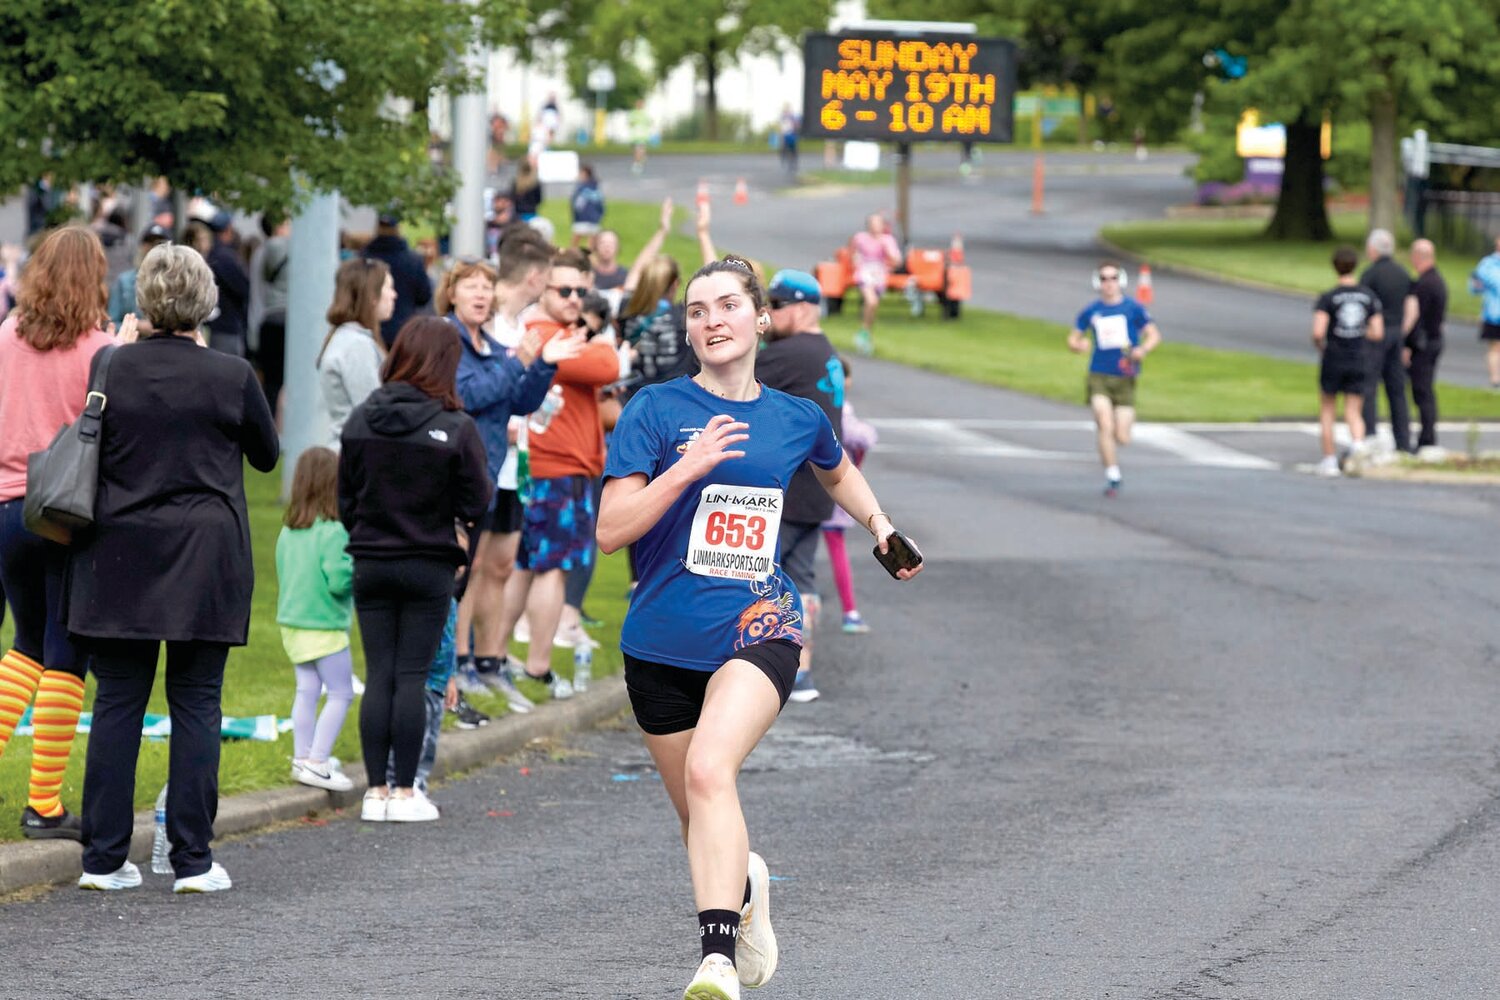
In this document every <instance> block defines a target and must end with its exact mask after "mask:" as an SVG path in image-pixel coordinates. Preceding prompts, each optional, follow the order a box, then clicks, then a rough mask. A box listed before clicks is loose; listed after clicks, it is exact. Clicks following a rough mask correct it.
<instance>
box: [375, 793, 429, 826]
mask: <svg viewBox="0 0 1500 1000" xmlns="http://www.w3.org/2000/svg"><path fill="white" fill-rule="evenodd" d="M438 815H439V813H438V807H437V806H435V805H433V804H432V800H431V799H429V798H428V797H427V796H426V795H424V794H422V790H421V789H420V788H413V789H412V790H411V796H410V797H409V798H403V797H402V796H400V795H392V796H391V797H390V798H389V799H386V802H385V819H386V822H388V823H430V822H432V821H433V820H435V819H437V818H438Z"/></svg>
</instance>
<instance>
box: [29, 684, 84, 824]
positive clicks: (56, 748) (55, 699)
mask: <svg viewBox="0 0 1500 1000" xmlns="http://www.w3.org/2000/svg"><path fill="white" fill-rule="evenodd" d="M82 711H83V679H82V678H81V677H74V676H73V675H72V674H70V673H65V672H64V671H61V670H47V671H44V672H43V673H42V680H41V683H40V684H39V685H38V686H37V691H36V708H34V709H32V712H31V727H32V737H31V790H30V793H29V795H28V799H27V803H28V804H29V805H30V806H31V808H33V809H35V810H36V811H37V812H39V813H41V814H42V815H43V816H61V815H62V812H63V805H62V799H61V797H60V796H61V794H62V783H63V772H65V771H66V770H67V769H68V755H69V754H71V753H72V752H73V736H74V734H75V733H77V731H78V715H79V713H80V712H82Z"/></svg>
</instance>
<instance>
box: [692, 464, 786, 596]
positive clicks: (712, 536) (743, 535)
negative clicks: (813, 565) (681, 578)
mask: <svg viewBox="0 0 1500 1000" xmlns="http://www.w3.org/2000/svg"><path fill="white" fill-rule="evenodd" d="M782 499H783V495H782V492H781V490H779V489H775V488H773V487H764V486H705V487H704V488H703V494H702V495H701V496H700V497H699V498H698V513H697V514H695V515H694V516H693V530H692V534H691V536H690V537H689V538H688V552H687V568H688V570H689V571H691V572H693V573H697V574H698V575H699V576H718V577H725V578H727V579H730V580H755V581H757V582H758V581H761V580H764V579H765V578H766V577H768V576H770V575H771V574H772V573H773V572H774V571H775V569H776V541H777V537H778V536H779V535H780V533H781V503H782Z"/></svg>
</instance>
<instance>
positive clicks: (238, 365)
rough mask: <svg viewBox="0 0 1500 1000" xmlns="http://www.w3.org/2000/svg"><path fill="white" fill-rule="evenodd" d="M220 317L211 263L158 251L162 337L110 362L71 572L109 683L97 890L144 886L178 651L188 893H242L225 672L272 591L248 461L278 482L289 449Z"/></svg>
mask: <svg viewBox="0 0 1500 1000" xmlns="http://www.w3.org/2000/svg"><path fill="white" fill-rule="evenodd" d="M217 301H218V289H217V288H216V286H215V285H214V278H213V274H212V272H210V271H209V269H208V265H207V264H205V263H204V261H203V258H202V257H201V256H199V255H198V254H197V253H196V252H195V251H193V250H192V249H190V248H188V247H183V246H160V247H157V248H156V249H155V250H152V251H151V252H150V253H149V254H147V255H146V259H145V260H144V261H142V262H141V268H140V272H139V274H138V275H137V277H136V302H137V306H138V311H139V312H140V313H142V314H143V315H144V316H145V317H146V318H147V319H148V320H150V323H151V329H152V330H153V331H155V332H153V333H152V334H151V335H150V336H149V337H146V338H143V339H141V340H139V341H138V342H137V343H133V344H127V345H126V346H123V347H121V348H119V349H118V350H117V351H116V352H115V356H114V358H113V359H112V361H111V364H110V370H109V382H108V385H107V387H106V388H107V392H108V396H109V403H108V407H107V409H106V412H105V417H104V430H103V434H102V436H101V442H100V453H99V493H98V500H97V503H96V507H95V512H94V517H95V524H94V529H93V531H91V532H90V533H89V534H88V535H87V536H86V537H84V538H82V539H80V540H79V541H78V542H76V543H75V546H74V549H73V553H72V559H71V564H70V567H69V571H70V578H71V589H70V600H69V604H68V630H69V631H70V632H72V633H73V634H74V635H75V636H77V637H79V638H80V640H81V641H82V642H83V643H84V647H85V648H86V649H88V650H89V651H90V652H91V653H92V654H93V658H94V659H93V669H94V674H95V677H96V678H97V680H98V690H97V693H96V695H95V697H94V719H93V726H92V730H91V733H90V736H89V749H88V763H87V768H86V770H85V773H84V780H83V875H82V876H81V877H80V878H79V880H78V884H79V886H80V887H82V888H86V889H127V888H131V887H133V886H137V885H139V884H140V882H141V875H140V871H139V870H138V869H137V868H136V867H135V865H133V864H131V863H130V860H129V858H128V854H129V851H130V834H131V827H132V823H133V793H134V790H135V766H136V758H137V755H138V754H139V752H140V743H141V722H142V719H143V716H144V715H145V711H146V702H147V699H149V698H150V696H151V686H152V682H153V680H154V679H155V677H156V661H157V656H158V653H159V649H160V645H161V643H163V642H165V643H166V646H167V669H166V693H167V703H168V705H169V707H170V711H171V716H172V740H171V750H170V759H169V771H168V777H169V789H168V792H167V838H168V840H170V841H171V845H172V850H171V861H172V867H173V869H174V871H175V872H176V875H177V881H176V883H175V884H174V885H173V891H174V892H216V891H219V890H223V889H228V888H229V887H230V881H229V875H228V874H227V873H226V872H225V871H224V868H223V867H222V866H221V865H219V864H218V863H216V862H215V861H214V860H213V852H212V850H211V848H210V847H209V841H210V840H212V838H213V822H214V816H215V814H216V812H217V811H218V799H219V727H220V721H221V719H222V711H221V707H220V694H221V687H222V683H223V679H224V662H225V660H226V659H227V658H228V656H229V648H230V647H231V646H243V645H244V644H245V642H246V638H247V632H248V630H249V623H250V592H251V589H252V588H253V586H254V581H255V576H254V569H253V566H252V563H251V558H250V521H249V515H248V513H247V511H246V507H245V487H244V463H245V461H246V460H248V461H249V462H250V464H251V465H252V466H254V467H255V468H256V469H258V470H260V471H262V472H269V471H270V470H271V469H272V468H274V467H275V465H276V459H277V456H278V454H279V445H278V443H277V439H276V424H275V421H274V420H273V419H272V416H271V408H270V406H269V405H268V404H267V403H266V397H265V395H264V394H263V393H262V392H261V389H260V384H259V382H257V381H256V378H255V372H254V370H253V369H252V368H251V367H250V364H249V362H247V361H245V360H244V359H242V358H237V357H233V356H231V355H227V354H223V353H221V352H219V351H209V350H204V349H203V348H202V346H201V344H202V341H201V340H200V339H199V338H198V327H199V325H200V324H201V323H202V322H203V321H204V319H206V318H207V317H208V315H209V313H211V312H212V311H213V309H214V306H215V304H216V303H217Z"/></svg>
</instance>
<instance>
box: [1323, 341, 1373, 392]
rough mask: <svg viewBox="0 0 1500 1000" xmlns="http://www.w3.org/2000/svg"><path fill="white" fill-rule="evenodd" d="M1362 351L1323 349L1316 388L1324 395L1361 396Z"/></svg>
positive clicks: (1362, 388) (1365, 369) (1362, 380)
mask: <svg viewBox="0 0 1500 1000" xmlns="http://www.w3.org/2000/svg"><path fill="white" fill-rule="evenodd" d="M1366 371H1367V368H1366V364H1365V355H1364V352H1363V351H1338V350H1330V349H1324V351H1323V363H1322V364H1321V365H1319V366H1318V388H1319V389H1321V390H1322V391H1323V395H1325V396H1338V395H1346V396H1363V395H1364V393H1365V375H1366Z"/></svg>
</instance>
